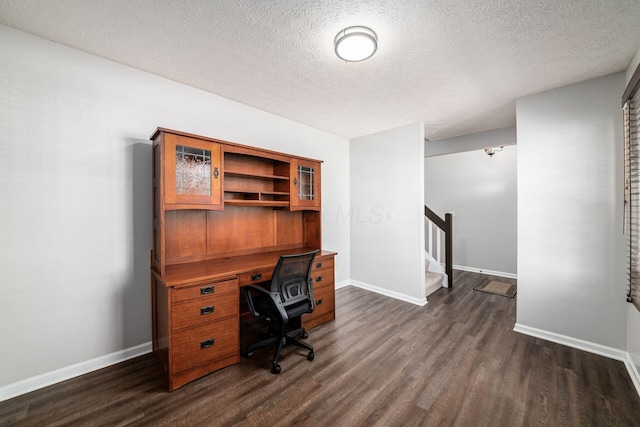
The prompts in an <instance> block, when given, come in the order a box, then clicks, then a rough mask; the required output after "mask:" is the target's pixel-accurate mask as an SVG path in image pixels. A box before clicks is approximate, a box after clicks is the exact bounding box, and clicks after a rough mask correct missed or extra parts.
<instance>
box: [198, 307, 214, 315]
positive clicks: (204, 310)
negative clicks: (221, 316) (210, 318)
mask: <svg viewBox="0 0 640 427" xmlns="http://www.w3.org/2000/svg"><path fill="white" fill-rule="evenodd" d="M211 313H213V306H212V305H208V306H206V307H202V308H200V316H202V315H204V314H211Z"/></svg>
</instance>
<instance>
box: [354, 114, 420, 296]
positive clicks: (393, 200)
mask: <svg viewBox="0 0 640 427" xmlns="http://www.w3.org/2000/svg"><path fill="white" fill-rule="evenodd" d="M423 141H424V126H423V124H422V123H416V124H412V125H409V126H404V127H400V128H397V129H392V130H389V131H385V132H381V133H377V134H374V135H369V136H365V137H361V138H356V139H352V140H351V142H350V157H351V162H350V170H351V212H350V214H351V215H350V218H351V279H352V283H354V284H356V285H359V286H363V287H366V288H369V289H373V290H376V291H378V292H382V293H385V294H387V295H390V296H394V297H397V298H401V299H405V300H408V301H411V302H414V303H417V304H424V302H425V295H424V294H425V292H424V220H423V217H424V206H423V205H424V184H423V183H424V163H423V158H424V143H423ZM390 213H391V215H393V220H390V218H389V214H390Z"/></svg>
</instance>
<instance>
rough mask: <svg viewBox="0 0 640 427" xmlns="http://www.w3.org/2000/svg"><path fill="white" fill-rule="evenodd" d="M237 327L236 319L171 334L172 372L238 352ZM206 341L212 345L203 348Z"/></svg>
mask: <svg viewBox="0 0 640 427" xmlns="http://www.w3.org/2000/svg"><path fill="white" fill-rule="evenodd" d="M238 339H239V325H238V319H237V317H232V318H230V319H227V320H221V321H219V322H214V323H207V324H204V325H202V326H199V327H197V328H193V329H186V330H184V331H180V332H178V333H175V334H173V337H172V345H173V349H172V353H173V354H172V356H173V358H172V363H173V364H172V368H173V372H176V373H177V372H182V371H184V370H187V369H190V368H193V367H196V366H198V365H201V364H204V363H207V362H209V361H213V360H216V359H219V358H222V357H224V356H229V355H231V354H234V353H236V352H237V351H238ZM208 340H211V341H212V344H211V345H210V346H208V347H204V343H207V341H208Z"/></svg>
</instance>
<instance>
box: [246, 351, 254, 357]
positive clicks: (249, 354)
mask: <svg viewBox="0 0 640 427" xmlns="http://www.w3.org/2000/svg"><path fill="white" fill-rule="evenodd" d="M245 356H247V357H251V356H253V351H247V354H246V355H245Z"/></svg>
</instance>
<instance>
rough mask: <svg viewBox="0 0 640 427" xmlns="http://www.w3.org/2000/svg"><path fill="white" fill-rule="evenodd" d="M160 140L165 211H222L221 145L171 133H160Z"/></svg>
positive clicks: (159, 157)
mask: <svg viewBox="0 0 640 427" xmlns="http://www.w3.org/2000/svg"><path fill="white" fill-rule="evenodd" d="M154 139H156V138H154ZM157 140H158V141H159V144H158V145H156V147H158V149H159V150H160V153H158V154H159V155H158V156H157V157H156V161H157V160H160V159H162V158H163V160H164V161H163V162H162V163H161V164H162V165H163V166H164V172H163V179H164V203H165V209H193V208H195V207H199V208H201V209H222V204H221V193H220V189H221V181H222V177H221V163H220V154H221V149H220V144H219V143H217V142H213V141H205V140H201V139H196V138H188V137H185V136H181V135H175V134H171V133H158V134H157Z"/></svg>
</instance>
